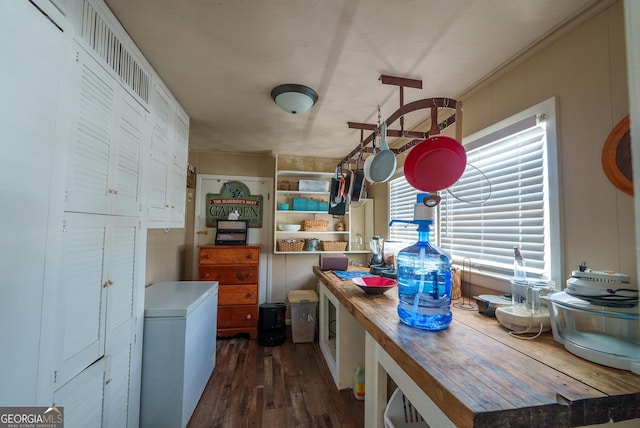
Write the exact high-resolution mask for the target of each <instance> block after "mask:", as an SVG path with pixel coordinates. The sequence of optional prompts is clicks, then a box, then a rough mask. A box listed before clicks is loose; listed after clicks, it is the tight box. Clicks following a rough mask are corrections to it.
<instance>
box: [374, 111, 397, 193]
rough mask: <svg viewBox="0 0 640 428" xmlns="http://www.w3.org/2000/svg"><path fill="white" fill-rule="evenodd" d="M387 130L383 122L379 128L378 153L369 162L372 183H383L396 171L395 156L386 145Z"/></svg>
mask: <svg viewBox="0 0 640 428" xmlns="http://www.w3.org/2000/svg"><path fill="white" fill-rule="evenodd" d="M386 135H387V128H386V124H385V123H384V122H383V123H382V125H381V127H380V151H379V152H378V154H376V157H375V158H373V160H372V161H371V168H370V169H371V171H370V174H371V179H372V182H373V183H384V182H385V181H387V180H389V179H390V178H391V176H392V175H393V173H394V172H395V171H396V165H397V160H396V155H395V153H393V151H391V149H389V146H388V145H387V138H386Z"/></svg>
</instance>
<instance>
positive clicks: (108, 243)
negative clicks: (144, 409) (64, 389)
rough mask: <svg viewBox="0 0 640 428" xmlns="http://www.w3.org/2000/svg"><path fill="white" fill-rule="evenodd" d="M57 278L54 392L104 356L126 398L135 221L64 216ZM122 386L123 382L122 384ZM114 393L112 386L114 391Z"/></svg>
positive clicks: (134, 286)
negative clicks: (59, 271)
mask: <svg viewBox="0 0 640 428" xmlns="http://www.w3.org/2000/svg"><path fill="white" fill-rule="evenodd" d="M61 235H62V237H61V239H62V249H61V254H62V259H61V266H62V268H61V278H60V280H59V282H58V284H59V288H58V290H57V293H55V294H56V295H57V296H58V297H57V300H56V301H51V302H49V304H50V305H55V307H56V310H55V313H57V314H58V316H57V325H56V326H55V330H54V331H55V332H56V337H58V338H59V340H58V342H57V343H56V345H55V352H54V355H53V356H51V358H53V364H54V367H53V370H54V388H58V387H59V386H60V385H63V384H65V383H67V382H68V381H69V380H70V379H71V378H72V377H74V376H76V375H77V374H78V373H80V372H81V371H83V370H84V369H86V368H87V367H89V366H90V365H91V364H92V363H93V362H94V361H96V360H98V359H100V358H102V357H103V356H105V355H107V356H109V357H111V359H110V360H109V362H110V364H112V365H113V366H112V367H111V368H112V369H116V368H117V370H116V373H117V374H115V375H114V376H115V378H116V379H115V383H116V384H118V382H120V383H119V385H120V386H121V387H122V385H125V384H126V386H127V388H124V389H122V390H120V391H119V392H118V395H120V396H121V397H122V398H124V399H125V400H127V399H128V383H129V366H130V359H131V349H132V343H133V341H134V340H135V336H134V335H133V329H134V324H135V310H134V308H135V307H136V289H137V288H139V287H140V286H142V284H140V282H139V280H138V275H137V271H136V269H137V264H136V260H137V257H138V256H139V254H137V251H138V245H140V238H139V236H138V235H139V228H138V221H137V219H135V218H130V217H116V216H104V215H88V214H78V213H66V215H65V219H64V222H63V230H62V233H61ZM123 382H124V383H123ZM114 388H115V387H114Z"/></svg>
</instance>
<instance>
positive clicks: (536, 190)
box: [389, 99, 562, 278]
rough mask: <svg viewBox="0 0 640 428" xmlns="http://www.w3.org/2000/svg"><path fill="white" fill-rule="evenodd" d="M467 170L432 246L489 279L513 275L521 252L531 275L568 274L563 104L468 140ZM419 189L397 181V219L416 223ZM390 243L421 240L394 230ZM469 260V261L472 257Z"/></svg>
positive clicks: (441, 209)
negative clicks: (561, 188)
mask: <svg viewBox="0 0 640 428" xmlns="http://www.w3.org/2000/svg"><path fill="white" fill-rule="evenodd" d="M465 149H466V151H467V168H466V169H465V172H464V174H463V176H462V177H461V178H460V180H459V181H458V182H457V183H456V184H454V185H453V186H452V187H451V188H449V189H447V191H441V192H439V194H440V196H441V197H442V201H441V203H440V204H439V205H438V211H437V217H436V218H437V221H436V224H437V230H436V236H434V237H432V241H433V242H435V243H436V245H438V246H440V247H441V248H442V249H444V250H445V251H447V252H448V253H449V254H451V256H452V258H453V261H454V263H458V264H462V263H463V261H466V262H468V260H470V262H468V263H469V264H470V265H472V266H473V267H474V269H477V270H478V271H481V272H484V273H485V274H487V275H489V276H494V275H495V276H496V277H502V278H504V277H505V276H510V275H511V274H512V273H513V247H514V246H518V247H520V249H521V252H522V254H523V257H524V259H525V261H526V265H527V271H528V274H529V275H530V276H531V277H541V278H553V277H555V276H556V275H559V274H560V270H561V266H562V261H561V259H560V258H561V256H560V255H561V251H560V247H561V245H560V233H559V230H560V224H559V218H560V215H559V202H558V201H559V197H558V179H557V175H558V174H557V159H556V153H555V151H556V143H555V100H554V99H550V100H548V101H545V102H543V103H540V104H539V105H537V106H534V107H532V108H530V109H528V110H526V111H525V112H522V113H520V114H518V115H515V116H514V117H512V118H509V119H506V120H504V121H502V122H500V123H498V124H496V125H493V126H491V127H490V128H488V129H487V130H484V131H481V132H479V133H477V134H474V135H472V136H470V137H469V138H468V139H467V140H465ZM417 193H418V191H417V190H415V189H413V187H411V186H410V185H409V184H408V183H407V182H406V180H405V178H404V177H399V178H397V179H394V180H392V181H390V201H391V204H390V206H391V212H390V215H391V218H392V219H411V218H413V204H414V203H415V195H416V194H417ZM389 237H390V239H394V240H401V241H406V242H410V243H413V242H415V241H416V239H417V233H416V232H415V227H413V228H411V229H409V228H406V227H404V226H401V225H398V226H396V225H393V226H392V227H391V228H390V234H389ZM465 259H468V260H465Z"/></svg>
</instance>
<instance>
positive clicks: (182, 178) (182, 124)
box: [171, 110, 189, 227]
mask: <svg viewBox="0 0 640 428" xmlns="http://www.w3.org/2000/svg"><path fill="white" fill-rule="evenodd" d="M175 125H176V141H175V146H174V153H173V168H172V169H173V172H172V174H171V189H172V190H171V221H172V222H173V223H176V226H175V227H184V216H185V197H184V195H185V190H184V189H185V188H186V186H187V157H188V152H189V117H188V116H187V115H186V114H184V113H182V112H181V111H180V110H178V114H177V115H176V123H175Z"/></svg>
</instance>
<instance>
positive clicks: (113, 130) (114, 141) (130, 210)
mask: <svg viewBox="0 0 640 428" xmlns="http://www.w3.org/2000/svg"><path fill="white" fill-rule="evenodd" d="M76 62H77V64H76V65H77V67H76V70H75V72H76V76H75V87H74V90H75V92H74V93H73V95H72V96H73V99H74V102H73V106H74V111H73V117H74V119H73V126H72V130H71V132H72V135H71V142H70V147H69V157H68V176H67V187H66V191H65V210H66V211H74V212H86V213H97V214H115V215H128V216H138V215H140V210H141V190H142V179H141V165H142V153H143V141H144V139H145V138H148V137H146V136H145V134H146V133H147V131H146V120H147V116H148V113H147V111H146V110H145V108H144V107H143V106H142V105H141V104H140V103H138V101H137V100H136V99H135V98H134V97H133V96H132V95H131V94H129V93H128V92H127V91H126V90H125V89H124V88H123V87H122V86H121V85H120V84H119V83H118V82H117V81H116V80H115V79H114V78H113V77H112V75H111V74H110V73H109V72H107V70H106V69H105V68H103V67H102V66H101V65H100V64H99V63H98V62H97V61H96V60H95V59H94V58H93V57H92V56H91V55H89V54H88V53H87V52H86V51H85V50H84V49H83V48H81V47H80V45H78V44H76Z"/></svg>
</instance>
